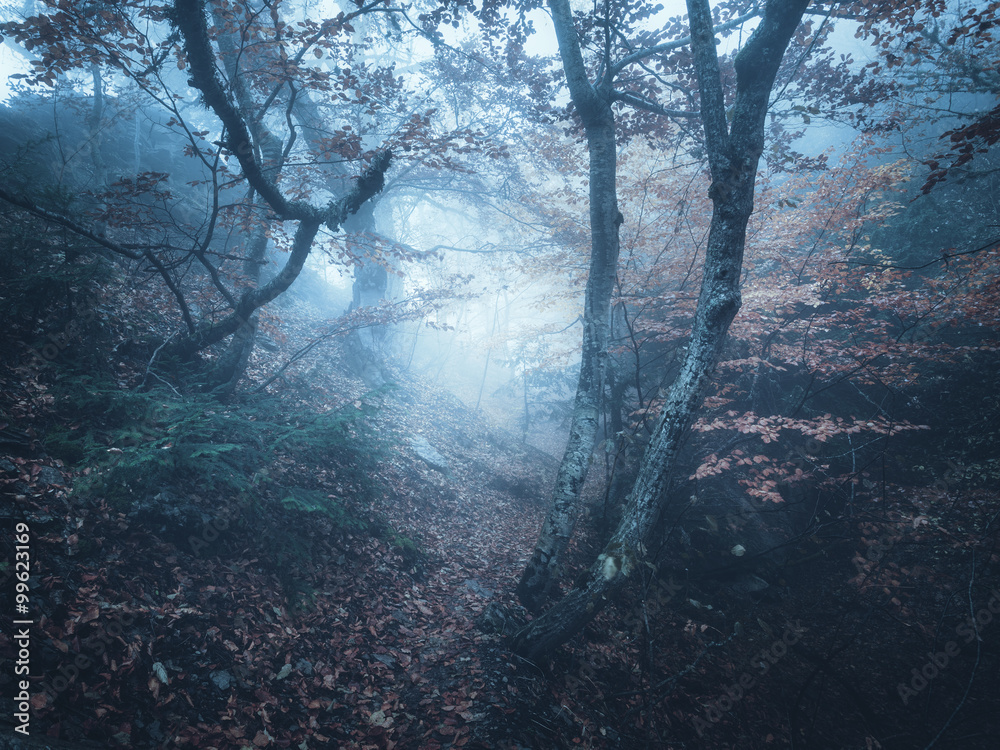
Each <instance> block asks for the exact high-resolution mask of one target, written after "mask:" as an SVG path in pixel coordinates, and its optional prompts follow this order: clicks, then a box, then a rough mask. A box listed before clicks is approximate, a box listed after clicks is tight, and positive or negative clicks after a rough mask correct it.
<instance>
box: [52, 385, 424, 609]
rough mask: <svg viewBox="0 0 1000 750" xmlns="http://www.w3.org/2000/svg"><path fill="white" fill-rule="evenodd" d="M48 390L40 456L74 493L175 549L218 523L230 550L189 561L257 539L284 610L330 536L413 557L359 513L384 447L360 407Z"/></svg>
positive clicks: (402, 540) (404, 541)
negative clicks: (52, 414)
mask: <svg viewBox="0 0 1000 750" xmlns="http://www.w3.org/2000/svg"><path fill="white" fill-rule="evenodd" d="M52 393H53V395H54V396H55V397H56V399H57V409H58V413H59V414H60V415H62V416H63V417H64V419H63V420H62V421H61V422H60V423H59V424H58V425H55V426H53V427H52V428H51V429H50V430H49V432H48V434H47V436H46V438H45V441H44V442H45V448H46V450H47V452H49V453H50V454H51V455H53V456H56V457H57V458H60V459H62V460H64V461H65V462H67V463H68V464H71V466H72V468H74V469H75V470H76V473H77V475H78V478H77V480H76V482H75V484H74V492H75V494H76V495H77V496H80V497H85V498H86V497H91V498H94V497H99V498H101V499H103V500H104V501H105V502H106V503H107V504H108V505H109V506H110V507H111V508H113V509H115V510H118V511H120V512H123V513H127V514H133V515H135V514H136V513H139V514H140V518H141V520H142V521H143V522H144V523H145V524H146V525H147V526H148V527H149V528H150V529H152V530H154V531H156V532H157V533H159V534H160V535H161V536H162V537H164V538H165V539H167V540H168V541H172V542H174V543H175V544H177V545H178V546H185V544H186V542H187V541H189V540H190V539H191V538H192V537H193V538H199V537H200V536H201V535H203V530H204V527H205V526H206V524H208V523H209V522H210V521H211V519H217V518H226V519H227V525H228V526H230V527H231V528H229V529H228V531H227V535H228V539H229V541H230V542H231V544H229V545H228V547H227V544H226V543H224V542H225V540H224V539H220V540H219V541H218V542H216V543H213V544H211V545H205V544H196V545H194V550H195V552H196V553H198V554H201V548H206V547H207V548H208V549H209V553H210V554H213V555H220V556H221V555H225V554H226V550H227V548H231V549H232V550H233V551H234V553H235V551H236V550H237V549H240V550H242V549H245V548H246V547H247V546H248V540H257V539H261V538H266V539H267V544H266V545H260V554H259V557H260V559H261V561H262V562H266V563H268V564H269V565H268V567H271V568H272V569H273V571H274V572H275V573H276V575H277V576H278V578H279V579H280V580H281V582H282V584H283V586H284V588H285V592H286V595H287V597H288V599H289V601H290V603H292V604H293V605H294V606H296V607H307V606H308V605H309V602H310V601H311V600H312V598H313V592H312V590H311V588H310V586H309V584H308V578H309V573H308V571H309V570H310V569H311V568H312V565H311V561H312V560H313V559H315V557H316V556H317V555H322V554H323V551H322V550H321V547H322V546H323V545H325V544H328V543H330V541H331V539H334V538H339V539H340V540H344V539H346V538H348V537H350V536H363V535H368V536H377V537H379V538H382V539H385V540H386V541H388V542H389V543H390V544H392V545H394V546H395V547H397V548H398V550H399V553H400V555H401V556H402V558H403V561H404V564H407V565H413V564H414V563H415V562H416V560H417V559H418V558H419V557H420V552H419V550H418V549H417V547H416V545H415V544H414V542H413V541H412V540H410V539H409V538H407V537H405V536H403V535H401V534H399V533H398V532H396V531H395V530H394V529H392V528H391V527H390V526H389V525H388V524H387V523H386V522H385V521H384V520H383V519H381V518H380V517H378V516H377V515H373V514H372V513H371V512H370V511H369V510H367V507H370V505H371V503H370V502H367V501H368V500H369V499H370V498H371V497H372V495H373V492H374V491H375V489H376V487H375V486H374V482H373V480H372V477H373V476H374V474H375V469H376V467H377V465H378V463H379V460H380V458H381V457H382V456H383V455H384V452H385V449H386V442H385V440H384V439H383V438H380V437H379V436H378V435H377V434H376V433H375V431H374V429H373V428H372V427H371V425H370V417H371V416H373V413H374V407H372V406H368V405H365V404H363V405H362V406H361V407H360V408H359V407H358V406H357V405H355V404H354V403H351V404H348V405H347V406H346V407H344V408H341V409H331V410H327V411H313V410H310V409H309V408H308V407H307V406H304V405H302V404H301V403H297V402H291V401H290V400H288V399H282V398H280V397H276V396H268V397H263V398H260V399H255V400H247V401H245V402H243V403H230V404H223V403H221V402H219V401H218V400H217V399H215V398H214V397H213V396H211V395H209V394H202V393H189V394H179V393H177V392H175V391H173V390H169V389H156V390H151V391H146V392H142V391H134V390H133V391H129V390H123V389H122V388H120V387H118V385H117V384H116V383H114V382H112V381H109V380H106V379H104V380H102V379H100V378H95V377H93V376H89V375H79V374H72V373H67V374H65V375H64V376H63V377H60V378H58V379H57V381H56V383H55V385H54V386H53V389H52ZM256 545H257V542H256V541H251V542H250V545H249V546H251V547H253V546H256ZM186 546H187V547H188V548H191V546H192V545H190V544H187V545H186Z"/></svg>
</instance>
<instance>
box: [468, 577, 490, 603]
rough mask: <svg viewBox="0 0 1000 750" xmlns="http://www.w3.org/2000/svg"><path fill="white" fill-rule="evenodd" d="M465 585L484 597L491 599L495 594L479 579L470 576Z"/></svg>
mask: <svg viewBox="0 0 1000 750" xmlns="http://www.w3.org/2000/svg"><path fill="white" fill-rule="evenodd" d="M465 587H466V588H467V589H469V591H471V592H472V593H473V594H476V595H478V596H481V597H483V598H484V599H489V598H490V597H491V596H493V592H492V591H490V590H489V589H488V588H485V587H484V586H483V585H482V584H481V583H479V581H477V580H475V579H472V578H470V579H469V580H467V581H466V582H465Z"/></svg>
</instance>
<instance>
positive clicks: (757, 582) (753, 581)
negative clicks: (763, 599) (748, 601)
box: [729, 573, 771, 598]
mask: <svg viewBox="0 0 1000 750" xmlns="http://www.w3.org/2000/svg"><path fill="white" fill-rule="evenodd" d="M770 587H771V584H769V583H768V582H767V581H765V580H764V579H763V578H761V577H759V576H755V575H753V574H752V573H751V574H749V575H745V576H741V577H740V578H739V579H738V580H736V581H734V582H733V583H732V584H730V586H729V588H731V589H732V590H733V591H734V592H735V593H736V594H738V595H740V596H749V597H752V598H756V597H758V596H760V594H761V592H762V591H764V590H765V589H768V588H770Z"/></svg>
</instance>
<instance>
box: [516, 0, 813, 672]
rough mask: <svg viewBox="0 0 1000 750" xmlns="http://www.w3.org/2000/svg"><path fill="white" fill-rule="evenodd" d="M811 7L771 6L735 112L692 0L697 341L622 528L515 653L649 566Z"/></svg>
mask: <svg viewBox="0 0 1000 750" xmlns="http://www.w3.org/2000/svg"><path fill="white" fill-rule="evenodd" d="M807 4H808V0H770V1H769V2H768V3H767V4H766V6H765V9H764V14H763V17H762V19H761V21H760V25H759V26H758V27H757V29H755V30H754V33H753V35H752V36H751V37H750V39H749V40H748V41H747V43H746V45H745V47H744V48H743V49H742V50H740V52H739V54H738V55H737V58H736V61H735V70H736V76H737V81H736V96H735V99H734V102H733V105H732V109H731V111H730V112H729V113H728V116H727V112H726V106H725V99H724V91H723V83H722V80H721V78H720V75H719V61H718V56H717V53H716V49H715V31H714V30H713V27H712V14H711V10H710V8H709V6H708V2H707V0H688V15H689V18H690V27H691V47H692V51H693V56H694V64H695V69H696V72H697V79H698V86H699V91H700V94H701V119H702V125H703V128H704V132H705V144H706V149H707V153H708V159H709V165H710V168H711V176H712V184H711V186H710V188H709V196H710V197H711V199H712V202H713V211H712V222H711V227H710V230H709V238H708V247H707V251H706V257H705V264H704V271H703V277H702V285H701V290H700V292H699V297H698V306H697V309H696V312H695V321H694V325H693V329H692V334H691V340H690V343H689V345H688V350H687V353H686V355H685V357H684V360H683V364H682V365H681V370H680V373H679V374H678V376H677V378H676V380H675V381H674V383H673V384H672V385H671V387H670V390H669V393H668V395H667V397H666V401H665V404H664V407H663V410H662V412H661V415H660V417H659V420H658V423H657V425H656V427H655V429H654V432H653V436H652V438H651V440H650V444H649V447H648V448H647V449H646V452H645V454H644V455H643V458H642V462H641V464H640V468H639V473H638V477H637V479H636V482H635V485H634V487H633V488H632V490H631V492H630V494H629V497H628V500H627V501H626V506H625V509H624V512H623V516H622V520H621V522H620V524H619V526H618V528H617V530H616V531H615V533H614V535H613V536H612V538H611V541H610V542H609V543H608V545H607V546H606V547H605V549H604V551H603V552H602V553H601V554H600V555H599V556H598V558H597V560H596V561H595V562H594V564H593V565H592V566H591V568H590V570H589V572H588V574H587V575H586V576H585V577H583V578H581V579H580V580H578V582H577V584H576V585H575V587H574V588H573V589H572V590H571V591H570V592H569V593H568V594H567V595H566V596H565V597H564V598H563V599H561V600H560V601H559V602H558V603H557V604H555V605H554V606H553V607H552V608H551V609H549V610H548V611H547V612H545V614H543V615H542V616H540V617H538V618H536V619H534V620H533V621H532V622H530V623H529V624H528V625H527V626H526V627H524V628H523V629H522V630H521V631H520V632H519V633H518V634H517V635H516V636H515V650H516V651H517V652H518V653H520V654H521V655H523V656H525V657H526V658H529V659H537V658H539V657H541V656H543V655H544V654H546V653H548V652H549V651H551V650H552V649H553V648H555V647H556V646H558V645H560V644H561V643H563V642H565V641H566V640H567V639H568V638H570V637H571V636H572V635H574V634H575V633H576V632H578V631H579V630H580V629H581V628H583V626H584V625H585V624H586V623H587V622H589V621H590V620H591V619H592V618H593V617H594V616H595V615H596V614H597V613H598V612H599V611H600V610H601V609H602V608H603V607H604V606H605V604H606V603H607V601H608V598H609V597H610V596H612V595H613V594H614V593H615V591H616V590H618V589H619V588H620V587H621V586H622V585H623V583H624V582H625V581H626V580H628V579H629V578H630V577H631V576H632V575H633V574H635V573H636V571H637V570H639V569H640V568H641V567H642V566H643V564H644V561H645V556H646V555H645V550H646V543H647V542H648V541H649V540H648V534H649V532H650V530H651V529H652V528H653V525H654V522H655V520H656V518H657V517H658V515H659V512H660V511H661V505H662V501H663V498H664V491H665V489H666V484H667V481H668V479H669V477H670V473H671V470H672V469H673V462H674V459H675V457H676V456H677V453H678V451H679V448H680V446H681V443H682V441H683V440H684V437H685V436H686V434H687V432H688V429H689V427H690V425H691V422H692V421H693V419H694V416H695V413H696V410H697V408H698V407H699V406H700V405H701V401H702V398H703V397H704V391H705V388H706V385H707V383H708V382H709V379H710V377H711V375H712V372H713V370H714V368H715V365H716V363H717V362H718V358H719V354H720V352H721V350H722V346H723V343H724V342H725V338H726V333H727V331H728V329H729V325H730V323H731V322H732V320H733V318H734V317H735V315H736V313H737V311H738V310H739V308H740V286H739V285H740V275H741V269H742V263H743V251H744V245H745V241H746V227H747V222H748V221H749V218H750V214H751V213H752V211H753V200H754V184H755V180H756V174H757V164H758V161H759V159H760V157H761V155H762V153H763V151H764V125H765V117H766V114H767V107H768V99H769V97H770V94H771V89H772V86H773V84H774V80H775V77H776V76H777V72H778V67H779V65H780V63H781V60H782V58H783V56H784V52H785V49H786V47H787V46H788V43H789V41H790V39H791V38H792V35H793V34H794V32H795V29H796V27H797V26H798V24H799V21H800V20H801V17H802V14H803V13H804V12H805V9H806V6H807Z"/></svg>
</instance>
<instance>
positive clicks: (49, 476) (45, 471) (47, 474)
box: [38, 466, 66, 485]
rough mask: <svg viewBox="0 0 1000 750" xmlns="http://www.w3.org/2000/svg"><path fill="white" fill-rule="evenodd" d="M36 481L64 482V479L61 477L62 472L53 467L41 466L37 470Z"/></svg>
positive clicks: (47, 482)
mask: <svg viewBox="0 0 1000 750" xmlns="http://www.w3.org/2000/svg"><path fill="white" fill-rule="evenodd" d="M38 481H39V483H40V484H59V485H63V484H66V480H65V479H63V475H62V472H61V471H59V470H58V469H53V468H52V467H51V466H43V467H42V468H41V469H40V470H39V472H38Z"/></svg>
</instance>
